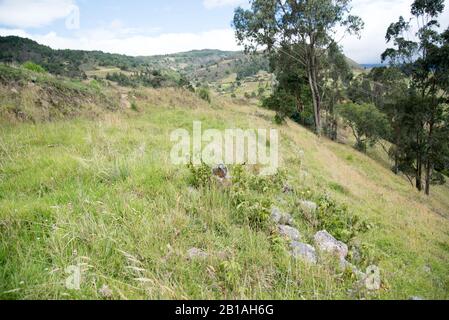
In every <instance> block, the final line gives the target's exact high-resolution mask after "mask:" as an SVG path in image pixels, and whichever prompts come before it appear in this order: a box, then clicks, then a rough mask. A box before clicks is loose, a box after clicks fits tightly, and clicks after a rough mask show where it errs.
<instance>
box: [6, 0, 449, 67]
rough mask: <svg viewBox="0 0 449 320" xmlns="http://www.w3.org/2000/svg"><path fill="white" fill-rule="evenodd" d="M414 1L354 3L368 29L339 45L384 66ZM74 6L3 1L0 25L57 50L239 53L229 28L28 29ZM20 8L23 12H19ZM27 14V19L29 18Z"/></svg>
mask: <svg viewBox="0 0 449 320" xmlns="http://www.w3.org/2000/svg"><path fill="white" fill-rule="evenodd" d="M31 2H32V3H33V7H32V8H29V9H27V10H25V9H23V8H24V7H23V5H24V3H31ZM56 2H57V4H56ZM412 2H413V0H394V1H392V0H376V1H371V0H353V8H354V9H353V14H357V15H359V16H360V17H362V19H363V20H364V21H365V30H363V32H362V38H361V39H360V40H359V39H357V38H356V37H346V38H345V39H344V40H343V41H342V42H341V44H342V45H343V47H344V51H345V53H346V55H347V56H348V57H350V58H352V59H354V60H356V61H357V62H359V63H376V62H380V55H381V54H382V52H383V51H384V50H385V49H386V48H387V45H386V43H385V33H386V30H387V28H388V26H389V24H390V23H391V22H394V21H397V19H398V17H399V16H400V15H405V16H408V15H409V12H410V5H411V3H412ZM203 3H204V5H205V6H206V7H208V8H214V7H215V8H216V7H219V6H225V5H229V6H231V5H233V6H235V5H237V4H244V3H248V1H247V0H203ZM50 4H52V6H53V8H49V7H47V8H46V9H47V10H48V12H47V13H46V14H43V12H45V11H43V10H42V8H44V7H45V6H49V5H50ZM73 4H74V1H72V0H35V1H25V0H13V1H12V0H0V24H4V25H8V26H11V28H9V29H8V28H4V29H0V35H3V36H4V35H18V36H21V37H27V38H30V39H33V40H35V41H37V42H39V43H42V44H45V45H48V46H50V47H52V48H55V49H82V50H102V51H105V52H112V53H122V54H128V55H153V54H166V53H174V52H180V51H188V50H193V49H204V48H209V49H221V50H238V49H239V47H238V46H237V44H236V41H235V38H234V32H233V30H232V29H230V28H224V29H216V30H210V31H204V32H199V33H188V32H180V33H162V34H158V35H156V32H157V33H161V31H160V30H159V29H157V28H150V29H144V28H128V27H127V26H126V24H125V22H124V21H121V20H118V19H117V20H113V21H112V22H111V23H109V24H104V25H101V26H100V27H97V28H95V29H90V30H76V31H74V32H72V33H71V35H70V36H64V37H63V36H61V35H60V34H57V33H55V32H50V33H46V34H43V33H38V32H37V31H36V32H34V31H33V32H31V31H29V30H27V25H38V24H41V25H42V24H45V23H50V21H51V20H52V19H53V20H54V19H58V18H61V17H64V14H65V11H64V10H63V9H64V7H65V8H68V7H69V6H70V5H73ZM12 6H14V7H12ZM20 8H21V10H22V9H23V11H24V12H22V13H20V11H19V13H17V12H18V10H19V9H20ZM5 10H6V11H5ZM5 12H6V13H7V14H6V13H5ZM42 14H43V16H41V15H42ZM28 16H29V20H27V19H28ZM230 18H231V17H230ZM7 19H9V20H8V21H10V23H9V24H7V23H6V22H7V21H6V20H7ZM439 20H440V22H441V25H442V27H443V28H447V27H448V25H449V0H446V11H445V13H444V14H443V15H442V16H441V17H440V19H439ZM11 21H15V23H12V22H11ZM179 27H180V28H181V27H182V26H179ZM25 30H26V31H25Z"/></svg>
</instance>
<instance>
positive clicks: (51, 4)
mask: <svg viewBox="0 0 449 320" xmlns="http://www.w3.org/2000/svg"><path fill="white" fill-rule="evenodd" d="M77 8H78V7H77V6H76V5H75V1H74V0H2V1H0V24H2V25H5V26H9V27H17V28H37V27H42V26H46V25H49V24H50V23H52V22H54V21H56V20H58V19H62V18H66V17H67V16H69V15H70V14H71V13H72V12H73V10H74V9H77Z"/></svg>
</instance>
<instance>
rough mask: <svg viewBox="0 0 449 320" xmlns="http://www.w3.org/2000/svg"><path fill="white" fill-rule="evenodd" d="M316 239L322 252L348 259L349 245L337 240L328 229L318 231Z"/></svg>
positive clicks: (317, 245)
mask: <svg viewBox="0 0 449 320" xmlns="http://www.w3.org/2000/svg"><path fill="white" fill-rule="evenodd" d="M314 240H315V245H316V247H317V249H318V250H319V251H321V252H327V253H331V254H335V255H336V256H337V257H338V258H340V259H341V260H344V259H346V257H347V256H348V252H349V250H348V246H347V245H346V244H345V243H343V242H341V241H338V240H336V239H335V238H334V237H333V236H332V235H330V234H329V233H328V232H327V231H324V230H323V231H319V232H317V233H316V234H315V237H314Z"/></svg>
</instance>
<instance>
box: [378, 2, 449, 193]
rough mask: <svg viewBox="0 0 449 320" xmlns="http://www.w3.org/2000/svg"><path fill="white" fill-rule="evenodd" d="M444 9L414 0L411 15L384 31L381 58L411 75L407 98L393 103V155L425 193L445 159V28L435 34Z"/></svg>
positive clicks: (448, 68) (448, 59)
mask: <svg viewBox="0 0 449 320" xmlns="http://www.w3.org/2000/svg"><path fill="white" fill-rule="evenodd" d="M443 10H444V0H415V1H414V2H413V4H412V7H411V15H412V18H411V19H405V18H404V17H400V18H399V20H398V22H396V23H392V24H391V25H390V27H389V28H388V30H387V34H386V40H387V42H388V43H392V44H393V47H392V48H389V49H387V50H386V51H385V52H384V53H383V55H382V59H383V60H388V61H389V62H390V64H392V65H394V66H396V67H398V68H400V69H401V70H402V71H403V72H404V73H405V75H406V76H407V77H409V78H410V81H411V82H410V86H409V88H408V90H407V92H406V93H405V97H404V98H403V99H401V101H399V103H397V104H396V112H395V114H396V116H397V123H400V124H401V128H400V130H399V131H398V132H397V134H398V137H397V140H399V141H398V143H397V146H396V147H397V152H396V155H395V156H396V157H397V158H399V159H401V163H400V164H399V166H400V167H401V168H402V169H403V170H404V171H406V172H413V177H414V179H415V182H416V188H417V189H418V190H420V191H421V190H422V189H423V188H424V186H423V177H424V176H425V192H426V194H430V185H431V183H432V177H433V175H434V173H435V171H434V169H435V167H436V166H438V165H441V163H444V162H445V161H448V160H447V159H448V150H449V146H448V143H449V141H448V136H447V133H448V132H449V128H448V126H449V124H448V123H449V115H448V114H449V110H448V105H447V103H448V88H449V86H448V83H449V81H448V77H449V55H448V53H449V51H448V50H449V49H448V48H449V29H448V30H447V31H445V32H444V33H441V34H440V33H439V32H438V29H439V27H440V24H439V22H438V20H437V18H438V16H439V15H440V14H441V13H442V12H443Z"/></svg>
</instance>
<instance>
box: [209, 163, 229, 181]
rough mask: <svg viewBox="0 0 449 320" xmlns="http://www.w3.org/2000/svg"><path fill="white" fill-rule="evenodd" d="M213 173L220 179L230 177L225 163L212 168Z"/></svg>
mask: <svg viewBox="0 0 449 320" xmlns="http://www.w3.org/2000/svg"><path fill="white" fill-rule="evenodd" d="M212 173H213V175H214V176H216V177H218V178H220V179H228V178H229V176H228V173H229V172H228V168H227V167H226V166H225V165H224V164H219V165H218V166H216V167H215V168H213V169H212Z"/></svg>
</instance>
